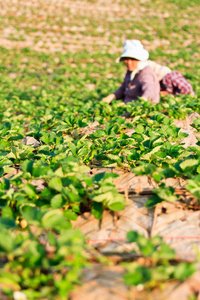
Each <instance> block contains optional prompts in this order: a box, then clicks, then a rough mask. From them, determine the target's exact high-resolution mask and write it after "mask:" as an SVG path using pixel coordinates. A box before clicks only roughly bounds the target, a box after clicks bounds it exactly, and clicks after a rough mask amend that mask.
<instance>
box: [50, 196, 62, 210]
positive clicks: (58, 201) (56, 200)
mask: <svg viewBox="0 0 200 300" xmlns="http://www.w3.org/2000/svg"><path fill="white" fill-rule="evenodd" d="M63 203H64V201H63V197H62V195H61V194H57V195H55V196H54V197H53V198H52V199H51V207H52V208H60V207H62V206H63Z"/></svg>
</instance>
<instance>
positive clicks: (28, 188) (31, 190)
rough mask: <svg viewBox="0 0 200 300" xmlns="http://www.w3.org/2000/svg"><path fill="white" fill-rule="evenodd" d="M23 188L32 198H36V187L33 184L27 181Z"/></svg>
mask: <svg viewBox="0 0 200 300" xmlns="http://www.w3.org/2000/svg"><path fill="white" fill-rule="evenodd" d="M23 190H24V192H25V193H26V195H27V196H28V197H29V198H30V199H34V198H35V197H36V188H35V187H34V186H33V185H32V184H30V183H27V184H26V185H25V186H24V187H23Z"/></svg>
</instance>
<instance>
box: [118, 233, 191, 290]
mask: <svg viewBox="0 0 200 300" xmlns="http://www.w3.org/2000/svg"><path fill="white" fill-rule="evenodd" d="M127 239H128V241H129V243H135V244H136V246H137V249H138V250H137V253H138V255H140V256H143V257H144V264H143V265H142V264H140V263H139V262H133V263H129V264H126V265H125V267H126V269H127V273H126V274H125V276H124V279H125V282H126V284H128V285H135V286H139V285H142V286H143V285H144V287H145V288H154V287H155V286H157V285H159V284H160V283H162V282H167V281H168V280H172V279H175V280H179V281H183V280H185V279H186V278H188V277H190V276H191V275H192V274H193V273H194V272H195V271H196V266H195V264H190V263H186V262H180V263H179V262H176V254H175V251H174V250H173V249H171V248H170V246H169V245H168V244H166V243H165V242H164V241H163V240H162V238H161V237H159V236H155V237H153V238H151V239H148V238H146V237H144V236H143V235H142V234H139V233H138V232H135V231H130V232H128V234H127ZM145 260H146V263H145ZM172 261H173V263H171V262H172Z"/></svg>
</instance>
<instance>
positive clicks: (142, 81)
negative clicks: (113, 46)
mask: <svg viewBox="0 0 200 300" xmlns="http://www.w3.org/2000/svg"><path fill="white" fill-rule="evenodd" d="M148 57H149V53H148V51H146V50H145V49H144V48H143V45H142V44H141V42H140V41H138V40H127V41H126V42H125V43H124V53H123V54H122V55H121V56H120V61H122V62H124V63H125V65H126V67H127V72H126V75H125V78H124V82H123V83H122V85H121V86H120V88H119V89H118V90H116V91H115V92H114V93H113V94H110V95H108V96H107V97H105V98H103V99H102V101H104V102H107V103H110V102H111V101H112V100H114V99H116V100H118V99H123V101H124V103H127V102H131V101H136V100H138V97H141V98H143V99H144V100H150V101H151V102H153V103H158V102H159V96H160V95H159V93H160V85H159V81H158V79H157V76H156V74H155V72H154V71H153V70H152V68H150V67H149V66H148V64H147V59H148Z"/></svg>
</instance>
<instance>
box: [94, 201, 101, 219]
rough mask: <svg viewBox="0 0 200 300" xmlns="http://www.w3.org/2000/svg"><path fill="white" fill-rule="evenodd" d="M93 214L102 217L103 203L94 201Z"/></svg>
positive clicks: (97, 217) (98, 217)
mask: <svg viewBox="0 0 200 300" xmlns="http://www.w3.org/2000/svg"><path fill="white" fill-rule="evenodd" d="M92 214H93V216H94V217H95V218H96V219H97V220H100V219H101V218H102V214H103V205H102V203H97V202H94V203H92Z"/></svg>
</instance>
